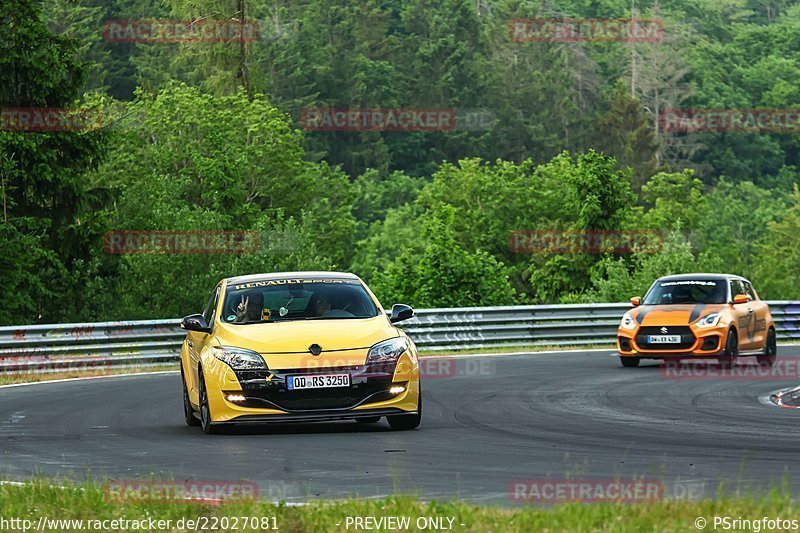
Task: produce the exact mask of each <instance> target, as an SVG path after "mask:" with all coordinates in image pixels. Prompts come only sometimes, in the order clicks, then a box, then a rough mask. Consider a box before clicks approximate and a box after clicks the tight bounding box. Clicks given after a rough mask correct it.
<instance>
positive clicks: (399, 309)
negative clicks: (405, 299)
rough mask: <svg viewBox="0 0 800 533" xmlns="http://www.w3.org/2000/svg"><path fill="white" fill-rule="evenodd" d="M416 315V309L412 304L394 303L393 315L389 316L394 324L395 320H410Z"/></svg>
mask: <svg viewBox="0 0 800 533" xmlns="http://www.w3.org/2000/svg"><path fill="white" fill-rule="evenodd" d="M412 316H414V310H413V309H412V308H411V306H408V305H406V304H394V305H393V306H392V315H391V316H390V317H389V322H391V323H392V324H394V323H395V322H402V321H403V320H408V319H409V318H411V317H412Z"/></svg>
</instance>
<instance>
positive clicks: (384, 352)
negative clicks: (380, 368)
mask: <svg viewBox="0 0 800 533" xmlns="http://www.w3.org/2000/svg"><path fill="white" fill-rule="evenodd" d="M406 350H408V340H406V338H405V337H395V338H394V339H389V340H386V341H383V342H379V343H378V344H375V345H374V346H373V347H372V348H370V349H369V353H368V354H367V363H388V362H391V361H397V358H398V357H400V356H401V355H402V354H403V352H405V351H406Z"/></svg>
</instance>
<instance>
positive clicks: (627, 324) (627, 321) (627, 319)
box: [619, 313, 636, 329]
mask: <svg viewBox="0 0 800 533" xmlns="http://www.w3.org/2000/svg"><path fill="white" fill-rule="evenodd" d="M619 327H621V328H622V329H634V328H636V321H635V320H634V319H633V317H632V316H631V315H630V314H629V313H625V314H624V315H622V322H620V323H619Z"/></svg>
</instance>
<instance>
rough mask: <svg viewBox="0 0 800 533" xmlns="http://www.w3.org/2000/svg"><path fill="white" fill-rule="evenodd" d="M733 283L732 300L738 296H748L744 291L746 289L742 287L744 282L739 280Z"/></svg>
mask: <svg viewBox="0 0 800 533" xmlns="http://www.w3.org/2000/svg"><path fill="white" fill-rule="evenodd" d="M730 283H731V299H733V298H734V297H735V296H736V295H737V294H747V293H746V292H745V291H744V287H743V286H742V282H741V281H739V280H738V279H732V280H731V281H730Z"/></svg>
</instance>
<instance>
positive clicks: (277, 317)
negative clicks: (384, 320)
mask: <svg viewBox="0 0 800 533" xmlns="http://www.w3.org/2000/svg"><path fill="white" fill-rule="evenodd" d="M377 314H378V308H377V306H376V305H375V302H373V300H372V298H370V296H369V294H368V293H367V291H366V289H365V288H364V286H363V285H362V284H361V283H360V282H359V281H357V280H350V279H324V280H323V279H318V280H275V279H268V280H257V281H250V282H246V283H234V284H231V285H229V287H228V289H227V291H226V294H225V303H224V306H223V308H222V321H223V322H228V323H233V324H257V323H263V322H278V321H285V320H311V319H347V318H371V317H374V316H377Z"/></svg>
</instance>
